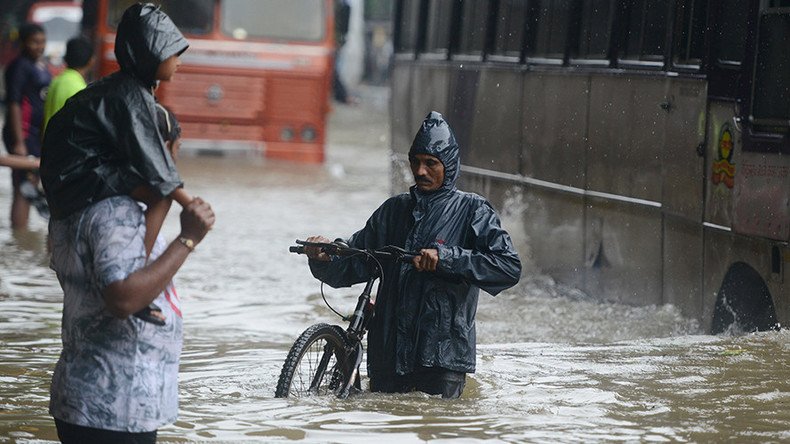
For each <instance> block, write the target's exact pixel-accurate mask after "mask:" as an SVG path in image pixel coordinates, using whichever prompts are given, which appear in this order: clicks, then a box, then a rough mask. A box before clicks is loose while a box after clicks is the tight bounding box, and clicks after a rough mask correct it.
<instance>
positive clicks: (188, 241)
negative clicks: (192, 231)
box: [178, 236, 195, 251]
mask: <svg viewBox="0 0 790 444" xmlns="http://www.w3.org/2000/svg"><path fill="white" fill-rule="evenodd" d="M178 241H179V242H181V244H182V245H183V246H185V247H187V248H189V251H195V241H193V240H192V239H190V238H188V237H184V236H181V237H179V238H178Z"/></svg>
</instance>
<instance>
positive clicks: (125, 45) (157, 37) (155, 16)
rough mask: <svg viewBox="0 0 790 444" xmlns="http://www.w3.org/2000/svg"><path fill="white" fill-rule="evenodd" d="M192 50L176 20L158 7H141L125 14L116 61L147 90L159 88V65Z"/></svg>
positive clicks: (116, 37) (131, 7) (116, 43)
mask: <svg viewBox="0 0 790 444" xmlns="http://www.w3.org/2000/svg"><path fill="white" fill-rule="evenodd" d="M188 47H189V43H188V42H187V40H186V38H184V35H183V34H181V31H179V30H178V28H177V27H176V25H175V23H173V20H171V19H170V17H168V16H167V14H165V13H164V12H162V11H161V10H160V9H159V8H158V7H156V6H154V5H152V4H150V3H147V4H142V3H137V4H135V5H132V6H130V7H129V8H128V9H127V10H126V12H124V14H123V17H122V18H121V22H120V23H119V24H118V32H117V34H116V36H115V57H116V59H117V60H118V65H120V67H121V71H123V72H125V73H127V74H129V75H131V76H133V77H135V78H136V79H138V80H140V81H141V82H143V83H144V84H145V85H146V86H154V85H155V84H156V70H157V69H158V68H159V64H161V63H162V62H163V61H165V60H167V59H168V58H170V57H171V56H174V55H180V54H181V53H183V52H184V51H186V49H187V48H188Z"/></svg>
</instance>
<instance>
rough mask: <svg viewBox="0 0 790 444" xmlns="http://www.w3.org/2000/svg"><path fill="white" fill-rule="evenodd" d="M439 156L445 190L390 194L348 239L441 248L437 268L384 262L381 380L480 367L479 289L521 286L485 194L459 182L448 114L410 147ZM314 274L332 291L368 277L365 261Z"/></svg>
mask: <svg viewBox="0 0 790 444" xmlns="http://www.w3.org/2000/svg"><path fill="white" fill-rule="evenodd" d="M420 153H425V154H430V155H433V156H435V157H437V158H438V159H439V160H441V162H442V164H443V165H444V167H445V178H444V182H443V184H442V187H441V188H440V189H439V190H437V191H435V192H432V193H422V192H420V191H418V190H417V189H416V188H415V187H412V188H411V190H410V192H409V193H404V194H401V195H398V196H394V197H391V198H390V199H388V200H387V201H385V202H384V203H383V204H382V205H381V206H380V207H379V208H378V209H377V210H376V211H375V212H374V213H373V215H372V216H371V217H370V219H368V221H367V224H366V225H365V228H363V229H362V230H360V231H358V232H356V233H354V235H353V236H351V239H349V241H348V243H349V244H350V245H351V246H353V247H356V248H363V249H376V248H380V247H383V246H385V245H397V246H399V247H402V248H405V249H407V250H411V251H418V250H419V249H421V248H436V249H437V250H438V251H439V266H438V270H437V272H435V273H431V272H418V271H417V270H416V269H414V267H413V266H412V265H411V264H401V263H394V262H392V261H390V262H385V263H384V264H383V265H384V284H383V288H382V290H381V293H380V294H378V295H377V298H376V309H375V316H374V318H373V320H372V322H371V324H370V332H369V336H368V372H369V374H370V375H371V377H372V378H379V377H381V378H386V377H391V376H392V375H395V374H399V375H404V374H408V373H411V372H412V371H414V369H415V368H417V367H419V366H423V367H441V368H444V369H448V370H454V371H459V372H466V373H471V372H474V371H475V313H476V311H477V298H478V292H479V290H480V289H482V290H484V291H486V292H488V293H490V294H491V295H496V294H498V293H499V292H501V291H502V290H504V289H506V288H509V287H511V286H513V285H515V284H516V283H517V282H518V280H519V277H520V275H521V262H520V261H519V258H518V254H517V253H516V251H515V249H514V248H513V244H512V242H511V240H510V236H509V235H508V233H507V232H506V231H505V230H504V229H502V227H501V224H500V222H499V217H498V216H497V214H496V212H495V211H494V209H493V208H492V207H491V205H490V204H489V203H488V201H486V199H484V198H483V197H481V196H478V195H477V194H473V193H466V192H463V191H459V190H458V189H456V187H455V183H456V181H457V179H458V175H459V172H460V157H459V148H458V144H457V143H456V141H455V137H454V135H453V133H452V130H451V129H450V127H449V126H448V125H447V122H445V120H444V119H443V118H442V115H441V114H439V113H437V112H431V113H430V114H428V116H427V117H426V119H425V120H424V121H423V123H422V126H421V128H420V130H419V131H418V133H417V136H416V137H415V139H414V143H413V144H412V146H411V149H410V151H409V154H410V155H413V154H420ZM310 268H311V270H312V273H313V275H314V276H315V277H316V278H318V279H320V280H322V281H323V282H326V283H327V284H329V285H330V286H332V287H344V286H350V285H353V284H356V283H360V282H365V281H367V279H368V269H367V267H366V265H365V262H364V259H360V258H356V257H350V258H334V260H333V261H331V262H321V261H316V260H311V261H310Z"/></svg>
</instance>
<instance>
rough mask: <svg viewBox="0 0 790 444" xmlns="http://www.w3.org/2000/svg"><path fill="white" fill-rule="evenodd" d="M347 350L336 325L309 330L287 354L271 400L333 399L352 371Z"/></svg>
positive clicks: (341, 332)
mask: <svg viewBox="0 0 790 444" xmlns="http://www.w3.org/2000/svg"><path fill="white" fill-rule="evenodd" d="M348 346H349V344H348V339H346V335H345V332H344V331H343V330H342V329H341V328H340V327H338V326H336V325H329V324H315V325H313V326H311V327H309V328H308V329H307V330H305V331H304V333H302V334H301V335H300V336H299V338H298V339H297V340H296V342H294V345H293V346H292V347H291V351H289V352H288V357H287V358H285V364H283V369H282V371H281V372H280V379H279V380H278V381H277V390H275V392H274V396H275V397H277V398H288V397H295V398H301V397H304V396H326V395H336V394H337V393H338V392H340V390H341V389H342V388H343V385H344V384H345V383H346V382H347V381H348V378H349V377H350V375H351V370H353V369H351V368H349V365H350V364H349V363H348V355H347V353H348V351H347V350H348ZM351 365H353V364H351Z"/></svg>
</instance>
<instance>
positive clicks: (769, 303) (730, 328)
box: [711, 262, 778, 335]
mask: <svg viewBox="0 0 790 444" xmlns="http://www.w3.org/2000/svg"><path fill="white" fill-rule="evenodd" d="M777 326H778V324H777V321H776V309H775V308H774V302H773V299H771V293H770V292H769V291H768V286H766V285H765V281H764V280H763V279H762V277H761V276H760V274H759V273H757V271H756V270H755V269H754V268H752V267H751V266H749V265H748V264H746V263H743V262H736V263H734V264H733V265H732V266H730V269H729V270H728V271H727V274H726V275H725V276H724V282H723V283H722V285H721V288H720V289H719V296H718V298H717V299H716V306H715V308H714V309H713V323H712V325H711V333H713V334H714V335H715V334H719V333H724V332H754V331H764V330H770V329H775V328H777Z"/></svg>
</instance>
